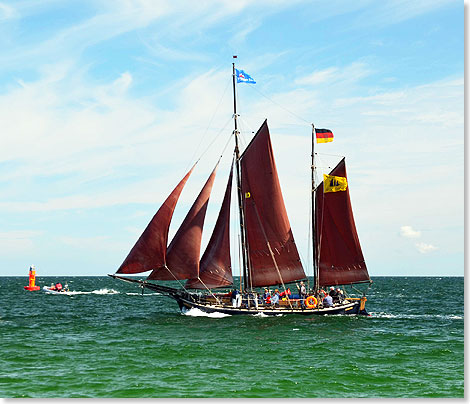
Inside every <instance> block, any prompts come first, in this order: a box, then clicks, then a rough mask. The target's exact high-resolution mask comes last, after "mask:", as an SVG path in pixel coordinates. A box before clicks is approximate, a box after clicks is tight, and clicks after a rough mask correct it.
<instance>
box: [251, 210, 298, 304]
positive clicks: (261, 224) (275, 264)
mask: <svg viewBox="0 0 470 404" xmlns="http://www.w3.org/2000/svg"><path fill="white" fill-rule="evenodd" d="M252 203H253V206H254V208H255V213H256V217H257V219H258V222H259V225H260V227H261V230H262V231H263V236H264V239H265V241H266V245H267V246H268V250H269V253H270V254H271V258H272V259H273V262H274V267H275V268H276V271H277V273H278V275H279V279H280V280H281V283H282V287H283V288H284V292H285V296H286V298H287V302H288V303H289V306H290V308H291V309H292V310H294V308H293V307H292V303H291V301H290V299H289V295H288V294H287V290H286V285H285V284H284V280H283V279H282V275H281V271H280V270H279V267H278V266H277V261H276V258H275V257H274V253H273V250H272V249H271V244H270V243H269V240H268V236H267V235H266V231H265V230H264V226H263V223H262V222H261V218H260V217H259V213H258V208H257V206H256V204H255V202H254V201H252Z"/></svg>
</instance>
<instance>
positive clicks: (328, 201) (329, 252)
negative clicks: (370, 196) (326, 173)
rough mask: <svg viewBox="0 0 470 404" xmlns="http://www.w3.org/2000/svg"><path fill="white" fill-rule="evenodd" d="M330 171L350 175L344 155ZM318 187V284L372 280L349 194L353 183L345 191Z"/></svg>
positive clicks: (316, 233)
mask: <svg viewBox="0 0 470 404" xmlns="http://www.w3.org/2000/svg"><path fill="white" fill-rule="evenodd" d="M330 175H332V176H335V177H342V178H345V179H347V175H346V163H345V160H344V158H343V159H342V160H341V161H340V162H339V163H338V165H337V166H336V167H335V168H334V169H333V170H332V171H331V172H330ZM323 185H324V184H323V182H322V183H321V184H320V185H319V186H318V187H317V189H316V200H315V204H316V216H315V220H316V229H315V245H316V247H317V256H318V261H319V262H318V264H319V269H318V277H319V279H318V284H319V285H320V286H328V285H346V284H352V283H359V282H365V281H370V278H369V273H368V272H367V267H366V264H365V261H364V256H363V255H362V250H361V245H360V243H359V237H358V235H357V231H356V225H355V223H354V216H353V211H352V207H351V200H350V198H349V186H348V187H347V188H346V189H345V190H342V191H337V192H324V186H323Z"/></svg>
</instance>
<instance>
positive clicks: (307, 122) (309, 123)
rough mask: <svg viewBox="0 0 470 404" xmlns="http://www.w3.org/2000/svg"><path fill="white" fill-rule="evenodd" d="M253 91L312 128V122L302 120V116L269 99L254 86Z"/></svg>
mask: <svg viewBox="0 0 470 404" xmlns="http://www.w3.org/2000/svg"><path fill="white" fill-rule="evenodd" d="M250 87H251V88H252V89H253V90H255V91H256V92H257V93H258V94H260V95H262V96H263V97H264V98H266V99H267V100H268V101H271V102H272V103H273V104H275V105H277V106H278V107H280V108H282V109H283V110H284V111H286V112H288V113H289V114H291V115H292V116H295V117H296V118H297V119H300V120H301V121H303V122H305V123H306V124H307V125H308V126H311V125H312V124H311V122H309V121H306V120H305V119H304V118H302V117H301V116H299V115H297V114H295V113H294V112H292V111H290V110H288V109H287V108H286V107H284V106H282V105H281V104H279V103H278V102H276V101H274V100H273V99H271V98H269V97H268V96H267V95H266V94H263V93H262V92H261V91H260V90H258V89H257V88H255V87H254V86H250Z"/></svg>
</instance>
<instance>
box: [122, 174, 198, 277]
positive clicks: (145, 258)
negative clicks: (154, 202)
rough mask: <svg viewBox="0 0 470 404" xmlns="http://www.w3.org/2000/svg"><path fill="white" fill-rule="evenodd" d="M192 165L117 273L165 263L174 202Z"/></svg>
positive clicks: (144, 268) (146, 268) (143, 270)
mask: <svg viewBox="0 0 470 404" xmlns="http://www.w3.org/2000/svg"><path fill="white" fill-rule="evenodd" d="M194 167H195V166H193V168H191V170H189V172H188V173H187V174H186V175H185V176H184V178H183V179H182V180H181V181H180V182H179V184H178V185H177V186H176V188H175V189H174V190H173V192H172V193H171V194H170V195H169V196H168V198H167V199H166V200H165V202H163V205H162V206H161V207H160V209H159V210H158V211H157V213H155V215H154V217H153V218H152V220H151V221H150V223H149V224H148V225H147V227H146V229H145V230H144V232H143V233H142V235H141V236H140V237H139V239H138V240H137V242H136V243H135V245H134V247H132V249H131V251H130V252H129V254H128V255H127V257H126V259H125V260H124V262H123V263H122V264H121V266H120V267H119V269H118V270H117V273H118V274H137V273H140V272H146V271H150V270H151V269H154V268H160V267H163V266H165V265H166V246H167V242H168V229H169V227H170V222H171V218H172V216H173V212H174V210H175V206H176V202H178V198H179V197H180V194H181V191H182V190H183V187H184V186H185V184H186V181H187V180H188V178H189V176H190V175H191V173H192V172H193V170H194Z"/></svg>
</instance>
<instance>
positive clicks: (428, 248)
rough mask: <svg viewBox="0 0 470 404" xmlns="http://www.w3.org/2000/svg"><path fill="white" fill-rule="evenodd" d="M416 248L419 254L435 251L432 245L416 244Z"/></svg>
mask: <svg viewBox="0 0 470 404" xmlns="http://www.w3.org/2000/svg"><path fill="white" fill-rule="evenodd" d="M416 248H417V249H418V251H419V252H420V253H421V254H427V253H430V252H431V251H435V250H437V247H434V246H433V245H432V244H426V243H418V244H416Z"/></svg>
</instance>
